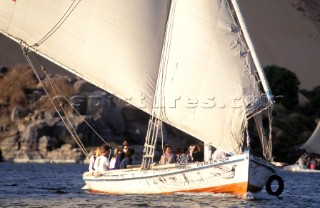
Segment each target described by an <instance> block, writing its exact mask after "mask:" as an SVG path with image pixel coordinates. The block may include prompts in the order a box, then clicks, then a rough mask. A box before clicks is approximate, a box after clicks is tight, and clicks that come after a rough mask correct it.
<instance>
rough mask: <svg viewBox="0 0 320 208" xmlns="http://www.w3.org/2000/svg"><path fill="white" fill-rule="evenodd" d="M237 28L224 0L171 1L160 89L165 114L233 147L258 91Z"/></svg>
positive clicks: (240, 139) (186, 128) (214, 141)
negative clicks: (199, 0) (163, 75)
mask: <svg viewBox="0 0 320 208" xmlns="http://www.w3.org/2000/svg"><path fill="white" fill-rule="evenodd" d="M240 32H241V30H240V28H238V26H237V25H236V24H235V20H234V19H233V18H232V15H231V12H230V9H229V5H228V3H227V1H224V0H223V1H217V0H216V1H210V0H206V1H201V2H198V1H193V0H184V1H173V3H172V6H171V13H170V17H169V21H168V30H167V36H166V43H165V44H166V45H165V46H164V47H165V49H164V51H165V53H166V54H165V55H164V58H163V60H162V61H163V62H164V63H163V65H164V66H163V68H164V72H163V74H165V77H164V78H163V81H162V85H163V86H162V88H163V89H162V92H161V93H160V94H162V95H163V97H162V99H163V100H162V102H163V107H164V108H163V109H162V117H161V118H162V119H163V120H165V121H167V122H168V123H170V124H172V125H173V126H177V127H179V128H180V129H182V130H184V131H185V132H188V133H189V134H191V135H194V136H196V137H197V138H199V139H201V140H203V141H206V142H208V143H209V144H212V145H214V146H215V147H218V148H222V149H224V150H226V151H231V152H236V153H239V152H241V147H242V142H243V140H244V138H243V137H244V134H243V133H244V132H243V130H244V127H245V126H244V125H245V120H246V115H247V113H248V111H249V110H247V109H248V108H249V105H251V107H252V108H256V107H257V106H254V105H253V103H254V101H255V100H256V99H257V98H258V97H259V92H258V88H257V85H256V84H255V83H256V81H255V78H254V76H253V73H252V71H251V69H250V65H251V62H250V59H249V55H248V51H247V48H246V47H245V45H244V42H243V41H242V38H241V34H240Z"/></svg>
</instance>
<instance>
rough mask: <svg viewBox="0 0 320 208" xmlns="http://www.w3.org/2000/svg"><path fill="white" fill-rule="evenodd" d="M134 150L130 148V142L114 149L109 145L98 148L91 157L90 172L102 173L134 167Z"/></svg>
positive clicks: (125, 142) (126, 141)
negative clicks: (129, 166)
mask: <svg viewBox="0 0 320 208" xmlns="http://www.w3.org/2000/svg"><path fill="white" fill-rule="evenodd" d="M133 154H134V149H132V148H129V143H128V140H124V142H123V144H122V146H119V147H116V148H114V150H113V151H112V148H111V147H110V146H109V145H106V144H105V145H102V146H100V147H97V148H96V149H95V150H94V152H93V155H92V156H91V157H90V163H89V172H90V173H102V172H105V171H108V170H116V169H125V168H127V166H128V165H132V155H133Z"/></svg>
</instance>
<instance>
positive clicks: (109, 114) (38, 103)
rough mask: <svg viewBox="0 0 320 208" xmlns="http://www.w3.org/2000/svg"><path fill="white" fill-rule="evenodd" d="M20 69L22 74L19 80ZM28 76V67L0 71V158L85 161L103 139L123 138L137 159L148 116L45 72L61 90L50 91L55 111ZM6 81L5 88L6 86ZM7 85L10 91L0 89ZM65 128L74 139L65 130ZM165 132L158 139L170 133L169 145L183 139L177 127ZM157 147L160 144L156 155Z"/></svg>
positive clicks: (94, 89) (86, 86) (117, 140)
mask: <svg viewBox="0 0 320 208" xmlns="http://www.w3.org/2000/svg"><path fill="white" fill-rule="evenodd" d="M22 73H24V74H26V73H27V75H25V76H24V77H23V78H24V79H23V80H21V76H20V74H22ZM32 79H35V78H34V77H33V75H32V72H31V69H30V68H29V67H28V66H16V67H15V68H13V69H9V68H5V67H3V68H1V70H0V80H1V82H0V92H1V93H0V112H1V116H0V158H2V161H4V162H15V163H27V162H29V163H87V162H88V161H87V160H88V158H89V156H90V155H91V154H92V153H91V151H92V149H93V148H94V147H96V146H99V145H102V144H104V143H105V142H107V143H108V144H110V146H113V147H115V146H118V145H121V144H122V140H123V139H124V138H127V139H129V140H130V143H131V144H132V145H133V146H134V148H135V149H136V151H135V152H136V154H135V156H134V157H133V159H134V161H136V162H137V163H138V162H139V161H141V158H142V155H141V154H142V150H143V145H144V138H145V135H146V130H147V125H148V120H149V115H147V114H146V113H144V112H142V111H141V110H138V109H137V108H135V107H133V106H131V105H129V104H127V103H125V102H124V101H122V100H120V99H118V98H116V97H114V96H113V95H111V94H108V93H106V92H105V91H102V90H100V89H99V88H97V87H95V86H93V85H91V84H90V83H88V82H86V81H84V80H81V79H78V78H73V77H69V76H66V75H64V76H62V75H51V76H50V79H51V80H52V81H53V82H55V84H56V85H58V86H60V87H61V89H60V90H61V91H62V92H65V93H66V94H67V95H62V94H59V95H54V96H53V102H54V103H55V105H56V107H57V109H58V112H57V111H56V110H55V109H54V107H53V105H52V104H50V103H49V98H48V96H46V94H45V93H44V91H43V90H42V88H41V87H40V84H39V83H38V82H37V80H32ZM42 81H43V83H45V85H47V84H48V83H49V81H48V80H47V79H46V78H44V79H43V80H42ZM21 83H29V84H28V85H27V84H24V85H21ZM10 84H11V85H12V86H11V87H10V86H8V85H10ZM19 85H20V88H17V87H16V86H19ZM8 87H10V90H12V91H10V92H6V91H5V90H1V89H7V88H8ZM49 93H51V92H49ZM57 101H59V102H57ZM68 104H70V105H68ZM70 106H72V107H73V108H72V107H70ZM59 114H60V115H61V117H60V116H59ZM66 118H67V120H68V121H70V123H69V124H68V128H69V129H68V128H67V126H66V125H65V122H66ZM71 127H72V129H73V131H74V134H75V135H76V137H78V138H79V141H77V139H76V138H75V135H72V134H71V133H70V131H69V130H70V128H71ZM165 132H166V135H165V138H164V139H165V141H164V142H166V141H167V139H170V138H172V137H175V138H177V139H178V140H177V139H174V140H173V141H172V142H171V144H174V143H176V144H185V143H184V142H183V141H182V140H181V137H182V135H181V132H179V131H177V130H175V129H173V128H172V127H170V126H167V129H165ZM183 136H186V135H183ZM190 138H191V137H190ZM103 140H104V141H103ZM158 141H159V144H160V143H161V141H160V140H158ZM189 141H190V139H189ZM79 142H80V143H82V144H83V146H84V147H85V149H86V150H85V151H87V152H88V156H87V157H86V155H85V154H84V153H83V151H82V150H81V149H80V148H79V147H80V146H79ZM160 146H161V145H160ZM159 152H161V150H160V149H159V150H157V152H156V154H160V153H159Z"/></svg>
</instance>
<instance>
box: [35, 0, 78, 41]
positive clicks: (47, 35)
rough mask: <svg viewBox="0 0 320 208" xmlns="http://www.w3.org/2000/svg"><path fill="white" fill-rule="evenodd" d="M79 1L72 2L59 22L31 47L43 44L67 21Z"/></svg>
mask: <svg viewBox="0 0 320 208" xmlns="http://www.w3.org/2000/svg"><path fill="white" fill-rule="evenodd" d="M80 2H81V0H73V1H72V3H71V5H70V6H69V7H68V9H67V11H66V12H65V13H64V14H63V15H62V17H61V18H60V19H59V21H58V22H57V23H56V24H55V25H54V26H53V27H52V28H51V29H50V30H49V31H48V32H47V34H45V35H44V36H43V37H42V38H41V39H40V40H39V41H38V42H36V43H34V44H33V45H32V46H40V45H41V44H42V43H43V42H45V41H46V40H47V39H48V38H49V37H50V36H52V35H53V34H54V33H55V32H56V31H57V30H58V29H59V28H60V27H61V25H62V24H63V23H64V22H65V21H66V20H67V18H68V17H69V16H70V14H71V13H72V12H73V10H74V9H75V8H76V7H77V6H78V4H79V3H80Z"/></svg>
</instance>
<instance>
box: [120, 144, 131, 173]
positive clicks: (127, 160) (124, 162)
mask: <svg viewBox="0 0 320 208" xmlns="http://www.w3.org/2000/svg"><path fill="white" fill-rule="evenodd" d="M133 154H134V149H132V148H130V149H128V150H127V152H126V154H125V157H124V159H123V160H122V161H121V163H120V169H125V168H127V166H128V165H132V158H131V157H132V155H133Z"/></svg>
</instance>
